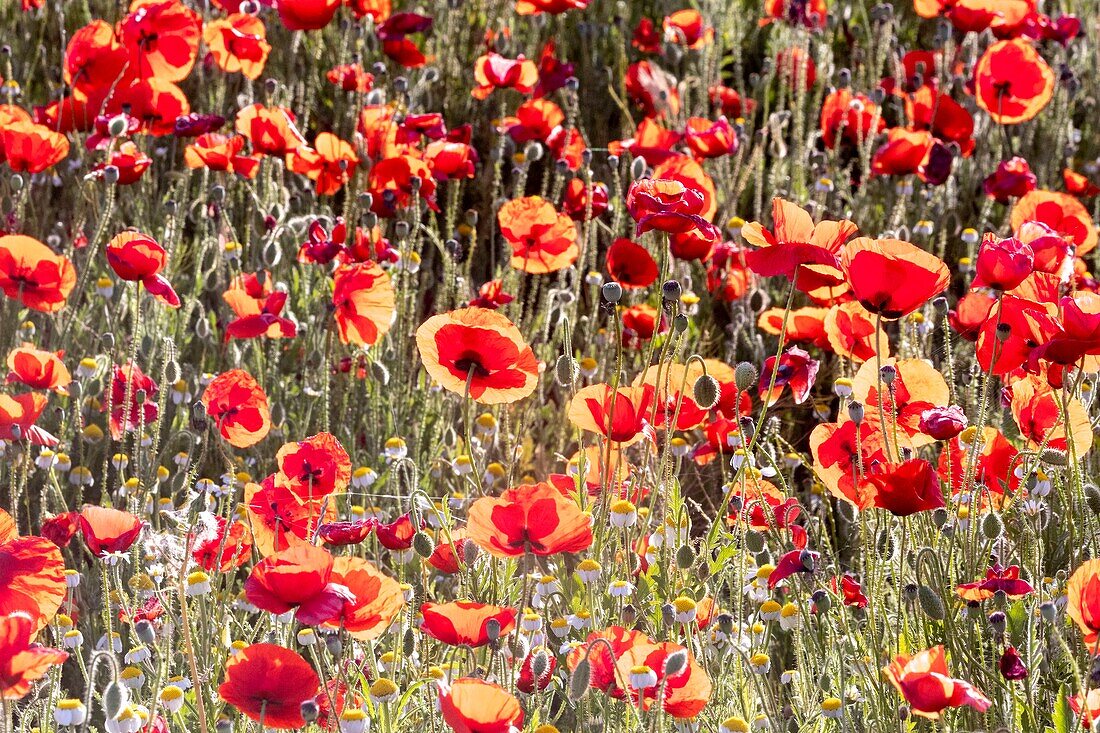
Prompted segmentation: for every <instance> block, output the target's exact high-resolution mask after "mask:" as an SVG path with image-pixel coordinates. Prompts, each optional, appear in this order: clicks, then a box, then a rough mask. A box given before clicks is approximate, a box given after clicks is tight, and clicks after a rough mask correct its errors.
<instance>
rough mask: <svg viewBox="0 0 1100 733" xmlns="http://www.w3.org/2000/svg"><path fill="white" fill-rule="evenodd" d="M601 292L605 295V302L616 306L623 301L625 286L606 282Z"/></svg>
mask: <svg viewBox="0 0 1100 733" xmlns="http://www.w3.org/2000/svg"><path fill="white" fill-rule="evenodd" d="M600 292H601V293H602V294H603V299H604V300H606V301H607V302H608V303H611V304H612V305H614V304H615V303H618V302H619V301H620V300H622V297H623V286H622V285H619V283H616V282H606V283H604V284H603V287H602V288H600Z"/></svg>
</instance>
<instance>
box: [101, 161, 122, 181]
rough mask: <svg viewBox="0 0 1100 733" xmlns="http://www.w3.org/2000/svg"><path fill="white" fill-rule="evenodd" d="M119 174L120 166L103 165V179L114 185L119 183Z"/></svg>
mask: <svg viewBox="0 0 1100 733" xmlns="http://www.w3.org/2000/svg"><path fill="white" fill-rule="evenodd" d="M118 176H119V173H118V166H116V165H107V166H103V180H104V181H106V182H107V183H108V184H110V185H112V186H113V185H114V184H116V183H118Z"/></svg>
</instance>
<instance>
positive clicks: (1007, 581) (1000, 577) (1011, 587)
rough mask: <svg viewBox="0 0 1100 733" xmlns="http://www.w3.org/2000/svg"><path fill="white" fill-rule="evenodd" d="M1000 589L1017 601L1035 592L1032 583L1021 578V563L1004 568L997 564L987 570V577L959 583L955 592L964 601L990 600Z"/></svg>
mask: <svg viewBox="0 0 1100 733" xmlns="http://www.w3.org/2000/svg"><path fill="white" fill-rule="evenodd" d="M998 591H1000V592H1003V593H1004V594H1005V595H1006V596H1008V597H1009V598H1010V599H1012V600H1014V601H1017V600H1019V599H1021V598H1023V597H1024V596H1026V595H1029V594H1031V593H1034V592H1035V589H1034V588H1032V587H1031V584H1030V583H1028V582H1027V581H1024V580H1021V579H1020V566H1019V565H1010V566H1009V567H1007V568H1002V567H1001V566H1000V565H996V564H994V565H993V567H991V568H989V569H988V570H986V571H985V577H984V578H982V579H981V580H976V581H974V582H973V583H959V585H958V586H957V587H956V588H955V592H956V593H957V594H958V596H959V597H960V598H962V599H963V600H964V601H988V600H989V599H990V598H992V597H993V596H994V595H996V594H997V592H998Z"/></svg>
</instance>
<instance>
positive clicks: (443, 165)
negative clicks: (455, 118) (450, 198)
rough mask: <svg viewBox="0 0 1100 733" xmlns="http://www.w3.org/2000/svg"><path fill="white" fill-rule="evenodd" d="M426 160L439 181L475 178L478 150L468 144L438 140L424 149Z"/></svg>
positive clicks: (434, 176)
mask: <svg viewBox="0 0 1100 733" xmlns="http://www.w3.org/2000/svg"><path fill="white" fill-rule="evenodd" d="M424 160H425V161H427V163H428V167H429V168H431V169H432V177H433V178H435V180H437V181H456V180H459V179H461V178H473V177H474V173H475V172H476V171H477V161H478V156H477V150H476V149H475V148H474V147H473V146H472V145H469V144H467V143H462V142H448V141H447V140H437V141H435V142H432V143H428V145H427V147H425V148H424Z"/></svg>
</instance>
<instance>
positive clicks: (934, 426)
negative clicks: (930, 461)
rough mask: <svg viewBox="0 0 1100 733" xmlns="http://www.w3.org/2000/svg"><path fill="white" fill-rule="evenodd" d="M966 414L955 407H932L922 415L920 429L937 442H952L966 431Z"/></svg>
mask: <svg viewBox="0 0 1100 733" xmlns="http://www.w3.org/2000/svg"><path fill="white" fill-rule="evenodd" d="M967 422H968V421H967V419H966V414H965V413H963V411H962V409H961V408H958V407H956V406H954V405H951V406H949V407H932V408H929V409H927V410H924V411H923V412H921V414H920V424H919V426H918V427H919V429H920V431H921V432H922V433H924V434H925V435H927V436H928V437H930V438H934V439H935V440H951V439H952V438H954V437H955V436H956V435H958V434H959V433H961V432H962V431H963V430H965V429H966V426H967Z"/></svg>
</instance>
